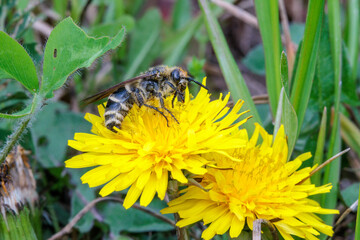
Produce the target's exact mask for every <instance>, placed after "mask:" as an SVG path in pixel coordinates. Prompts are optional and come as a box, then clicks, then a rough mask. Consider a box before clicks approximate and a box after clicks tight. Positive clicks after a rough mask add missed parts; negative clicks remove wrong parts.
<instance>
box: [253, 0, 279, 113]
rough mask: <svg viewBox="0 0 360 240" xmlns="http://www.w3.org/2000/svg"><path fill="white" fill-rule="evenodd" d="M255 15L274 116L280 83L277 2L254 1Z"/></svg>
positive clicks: (271, 0)
mask: <svg viewBox="0 0 360 240" xmlns="http://www.w3.org/2000/svg"><path fill="white" fill-rule="evenodd" d="M255 9H256V15H257V19H258V22H259V28H260V33H261V38H262V42H263V45H264V54H265V69H266V87H267V91H268V94H269V99H270V106H271V111H272V114H273V116H275V114H276V109H277V104H278V101H279V96H280V91H281V81H280V61H279V60H280V53H281V40H280V24H279V6H278V1H277V0H268V1H263V0H255Z"/></svg>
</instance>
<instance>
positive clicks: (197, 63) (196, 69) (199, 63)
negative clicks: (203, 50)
mask: <svg viewBox="0 0 360 240" xmlns="http://www.w3.org/2000/svg"><path fill="white" fill-rule="evenodd" d="M205 62H206V60H205V59H198V58H197V57H195V56H193V57H192V59H191V60H190V62H189V63H188V64H187V69H188V70H189V73H190V74H191V75H192V76H193V77H194V78H195V80H197V81H198V82H201V81H202V79H203V78H204V77H205V72H204V65H205Z"/></svg>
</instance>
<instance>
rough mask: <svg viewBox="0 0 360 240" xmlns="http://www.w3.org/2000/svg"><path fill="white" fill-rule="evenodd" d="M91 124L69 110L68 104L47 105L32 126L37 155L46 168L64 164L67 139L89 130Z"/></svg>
mask: <svg viewBox="0 0 360 240" xmlns="http://www.w3.org/2000/svg"><path fill="white" fill-rule="evenodd" d="M89 131H90V124H89V123H88V122H87V121H85V120H84V118H83V116H82V115H80V114H76V113H72V112H69V110H68V107H67V105H65V104H62V103H50V104H48V105H46V106H45V107H44V109H43V111H41V112H40V113H39V114H38V115H37V117H36V121H35V122H34V123H33V125H32V127H31V134H32V138H33V143H34V145H35V155H36V157H37V159H38V161H39V162H40V163H41V165H42V166H43V167H45V168H50V167H56V166H62V165H63V161H64V158H65V153H66V150H67V141H68V140H69V139H72V138H73V137H74V133H75V132H89Z"/></svg>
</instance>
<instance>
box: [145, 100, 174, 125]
mask: <svg viewBox="0 0 360 240" xmlns="http://www.w3.org/2000/svg"><path fill="white" fill-rule="evenodd" d="M143 105H144V106H145V107H148V108H152V109H154V110H155V111H157V112H158V113H160V114H161V115H162V116H163V117H164V118H165V120H166V125H167V126H168V127H169V120H168V119H167V117H166V116H165V114H164V113H163V112H162V111H160V110H159V109H158V108H157V107H154V106H151V105H148V104H145V103H144V104H143Z"/></svg>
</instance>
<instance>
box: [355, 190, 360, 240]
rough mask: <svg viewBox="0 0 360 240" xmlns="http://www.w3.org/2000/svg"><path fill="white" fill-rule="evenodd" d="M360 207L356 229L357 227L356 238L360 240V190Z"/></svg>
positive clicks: (359, 206)
mask: <svg viewBox="0 0 360 240" xmlns="http://www.w3.org/2000/svg"><path fill="white" fill-rule="evenodd" d="M358 200H359V201H358V207H357V214H356V227H355V238H354V239H360V204H359V202H360V190H359V198H358Z"/></svg>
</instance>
